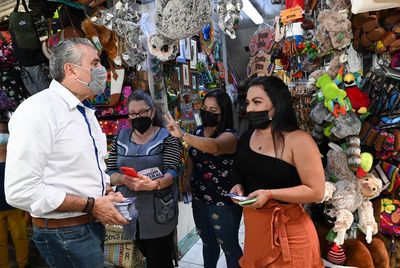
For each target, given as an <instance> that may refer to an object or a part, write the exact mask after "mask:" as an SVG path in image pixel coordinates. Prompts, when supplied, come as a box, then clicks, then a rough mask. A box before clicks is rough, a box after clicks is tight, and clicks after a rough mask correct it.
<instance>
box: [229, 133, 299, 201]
mask: <svg viewBox="0 0 400 268" xmlns="http://www.w3.org/2000/svg"><path fill="white" fill-rule="evenodd" d="M252 133H253V130H251V131H248V132H246V133H244V134H243V135H242V137H241V138H240V141H239V144H238V150H237V155H236V162H235V172H237V173H238V174H237V175H240V176H241V178H242V185H243V188H244V191H245V195H248V194H249V193H251V192H253V191H256V190H259V189H280V188H288V187H294V186H298V185H301V180H300V177H299V174H298V172H297V169H296V167H295V166H293V165H292V164H289V163H288V162H286V161H283V160H281V159H278V158H276V157H272V156H267V155H263V154H260V153H257V152H255V151H253V150H252V149H251V148H250V137H251V134H252Z"/></svg>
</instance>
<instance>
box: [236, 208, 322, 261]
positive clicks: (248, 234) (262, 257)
mask: <svg viewBox="0 0 400 268" xmlns="http://www.w3.org/2000/svg"><path fill="white" fill-rule="evenodd" d="M243 211H244V224H245V239H244V254H243V257H242V258H241V259H240V266H241V267H242V268H265V267H268V268H273V267H279V268H286V267H287V268H289V267H290V268H320V267H324V265H323V264H322V260H321V253H320V250H319V240H318V235H317V232H316V230H315V227H314V224H313V222H312V221H311V219H310V217H309V216H308V214H307V212H306V211H304V209H303V207H302V206H300V205H298V204H288V205H285V204H281V203H279V202H276V201H273V200H272V201H269V202H268V203H267V204H266V205H265V206H264V207H263V208H261V209H254V208H244V210H243Z"/></svg>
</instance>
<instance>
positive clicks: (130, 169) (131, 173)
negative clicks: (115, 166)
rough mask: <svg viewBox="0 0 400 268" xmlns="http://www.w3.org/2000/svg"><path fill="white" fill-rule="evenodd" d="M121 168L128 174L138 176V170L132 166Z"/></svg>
mask: <svg viewBox="0 0 400 268" xmlns="http://www.w3.org/2000/svg"><path fill="white" fill-rule="evenodd" d="M121 170H122V172H123V173H124V174H125V175H127V176H130V177H135V178H137V177H138V174H137V172H136V170H135V169H134V168H132V167H121Z"/></svg>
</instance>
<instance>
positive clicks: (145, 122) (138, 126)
mask: <svg viewBox="0 0 400 268" xmlns="http://www.w3.org/2000/svg"><path fill="white" fill-rule="evenodd" d="M152 123H153V122H152V120H151V118H150V117H148V116H143V117H136V118H135V119H131V125H132V128H133V130H137V131H139V133H140V134H143V133H145V132H146V130H148V129H149V127H150V126H151V124H152Z"/></svg>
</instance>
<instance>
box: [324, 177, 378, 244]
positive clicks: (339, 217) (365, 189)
mask: <svg viewBox="0 0 400 268" xmlns="http://www.w3.org/2000/svg"><path fill="white" fill-rule="evenodd" d="M325 188H326V195H325V198H324V201H329V202H330V203H331V204H332V205H333V207H334V211H335V215H336V221H335V226H334V227H333V230H334V231H335V232H336V234H337V236H336V238H335V240H334V241H335V242H336V243H338V244H339V245H343V242H344V238H345V234H346V230H347V229H349V228H350V226H351V224H352V223H353V220H354V217H353V213H354V212H355V211H357V212H358V217H359V222H358V226H359V228H360V230H361V231H362V232H363V233H364V234H365V235H366V237H365V239H366V241H367V243H370V242H371V240H372V235H374V234H376V233H377V232H378V226H377V223H376V222H375V219H374V213H373V208H372V203H371V202H370V201H369V200H370V199H372V198H374V197H377V196H378V195H379V194H380V192H381V190H382V181H381V180H379V179H377V178H376V177H375V176H374V175H372V174H370V173H368V174H367V175H366V176H365V177H363V178H361V179H356V180H354V181H350V180H341V181H338V182H336V183H334V184H333V183H331V182H326V183H325Z"/></svg>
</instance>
